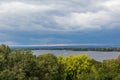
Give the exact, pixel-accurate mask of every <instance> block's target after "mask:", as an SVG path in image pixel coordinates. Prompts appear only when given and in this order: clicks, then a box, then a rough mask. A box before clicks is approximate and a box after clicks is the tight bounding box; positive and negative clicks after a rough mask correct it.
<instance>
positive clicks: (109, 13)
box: [0, 0, 120, 44]
mask: <svg viewBox="0 0 120 80" xmlns="http://www.w3.org/2000/svg"><path fill="white" fill-rule="evenodd" d="M119 7H120V1H119V0H0V32H1V33H0V36H2V37H6V38H4V39H0V41H1V42H7V43H10V44H11V43H16V42H12V38H13V35H12V34H10V32H23V33H25V32H27V33H26V34H29V33H31V32H33V33H34V32H35V33H36V32H37V33H38V34H40V33H41V32H44V31H47V32H59V33H62V32H69V31H72V32H75V31H87V30H104V29H107V30H108V29H117V28H119V26H120V23H119V22H120V19H119V17H120V8H119ZM7 31H9V32H7ZM2 32H4V33H2ZM3 34H4V35H3ZM7 37H8V39H9V41H5V40H7ZM49 39H51V38H49ZM52 40H53V39H52Z"/></svg>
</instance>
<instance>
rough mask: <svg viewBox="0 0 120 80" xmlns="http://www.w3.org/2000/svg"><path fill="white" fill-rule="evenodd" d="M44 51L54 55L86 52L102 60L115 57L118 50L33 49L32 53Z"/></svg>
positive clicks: (117, 54)
mask: <svg viewBox="0 0 120 80" xmlns="http://www.w3.org/2000/svg"><path fill="white" fill-rule="evenodd" d="M45 53H52V54H54V55H56V56H57V55H63V56H69V55H71V54H75V55H78V54H88V56H89V57H91V58H93V59H95V60H97V61H103V60H106V59H112V58H117V57H118V56H119V55H120V52H99V51H70V50H33V54H34V55H40V54H45Z"/></svg>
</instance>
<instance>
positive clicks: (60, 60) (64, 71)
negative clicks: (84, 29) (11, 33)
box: [0, 45, 120, 80]
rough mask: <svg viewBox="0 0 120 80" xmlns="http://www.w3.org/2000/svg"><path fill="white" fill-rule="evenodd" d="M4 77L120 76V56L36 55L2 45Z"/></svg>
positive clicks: (99, 79) (85, 79) (119, 79)
mask: <svg viewBox="0 0 120 80" xmlns="http://www.w3.org/2000/svg"><path fill="white" fill-rule="evenodd" d="M0 80H120V56H118V57H117V58H116V59H110V60H104V61H102V62H98V61H96V60H94V59H92V58H90V57H89V56H88V55H86V54H82V55H71V56H62V55H59V56H55V55H53V54H50V53H47V54H42V55H39V56H36V55H33V54H32V52H31V51H29V50H11V49H10V48H9V47H8V46H6V45H0Z"/></svg>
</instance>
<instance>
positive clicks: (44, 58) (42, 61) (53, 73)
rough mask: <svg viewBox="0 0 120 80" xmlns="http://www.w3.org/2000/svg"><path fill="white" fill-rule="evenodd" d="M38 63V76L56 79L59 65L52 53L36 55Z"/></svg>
mask: <svg viewBox="0 0 120 80" xmlns="http://www.w3.org/2000/svg"><path fill="white" fill-rule="evenodd" d="M37 59H38V61H37V62H38V65H39V72H40V73H39V74H40V75H39V78H40V79H41V80H58V79H60V78H59V72H58V69H59V65H58V62H57V57H56V56H54V55H53V54H43V55H40V56H38V57H37Z"/></svg>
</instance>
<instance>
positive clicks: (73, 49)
mask: <svg viewBox="0 0 120 80" xmlns="http://www.w3.org/2000/svg"><path fill="white" fill-rule="evenodd" d="M21 49H23V50H71V51H120V48H117V47H111V48H21ZM13 50H17V48H16V49H13Z"/></svg>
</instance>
